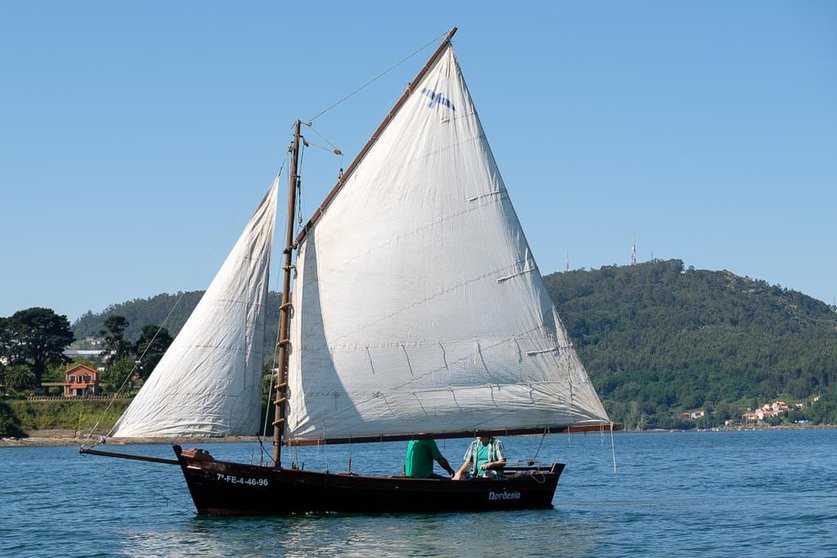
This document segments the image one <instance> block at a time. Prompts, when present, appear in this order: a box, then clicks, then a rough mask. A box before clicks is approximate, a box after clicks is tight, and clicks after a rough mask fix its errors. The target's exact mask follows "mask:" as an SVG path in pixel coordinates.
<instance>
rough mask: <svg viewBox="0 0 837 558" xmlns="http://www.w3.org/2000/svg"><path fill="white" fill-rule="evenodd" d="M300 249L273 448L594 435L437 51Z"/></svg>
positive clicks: (533, 270) (586, 391) (568, 354)
mask: <svg viewBox="0 0 837 558" xmlns="http://www.w3.org/2000/svg"><path fill="white" fill-rule="evenodd" d="M413 85H414V88H413V93H412V95H411V96H410V98H409V99H408V100H407V102H406V104H404V105H403V106H402V108H401V110H400V111H399V112H398V114H397V115H396V116H395V117H394V118H393V120H392V121H391V122H390V124H389V126H388V127H387V128H386V130H385V131H384V132H383V134H382V135H381V136H380V137H379V139H378V140H377V142H376V143H375V144H374V145H373V146H372V148H371V149H370V150H369V152H368V153H367V154H366V156H365V158H364V159H363V160H362V161H361V162H360V164H359V165H358V166H357V168H356V169H355V171H354V172H353V173H352V174H351V175H350V176H349V177H348V179H347V180H346V182H345V184H344V185H343V187H342V189H341V190H340V191H339V193H338V194H337V196H336V197H335V198H334V199H333V201H332V202H331V203H330V205H329V206H328V207H327V208H326V209H325V212H324V213H323V214H322V215H321V216H320V218H319V219H318V220H317V221H316V222H315V223H314V224H313V225H312V226H311V228H310V229H309V230H308V232H307V236H306V237H305V238H304V240H303V241H302V243H301V245H300V247H299V253H298V256H297V261H296V269H297V276H296V279H295V288H294V291H293V304H294V315H293V319H292V322H291V338H290V339H291V354H290V362H289V374H288V375H289V378H290V380H289V389H290V398H289V404H288V405H289V410H288V422H287V431H286V436H287V438H288V439H289V442H290V443H295V442H296V443H300V442H304V441H305V440H309V441H310V440H323V439H326V440H327V439H339V438H364V437H385V436H399V435H405V434H416V433H434V434H442V433H462V432H473V431H475V430H520V429H533V428H539V427H543V428H546V427H559V426H566V425H572V424H584V423H587V424H592V423H600V422H606V421H608V420H609V419H608V417H607V413H606V412H605V410H604V408H603V407H602V404H601V402H600V401H599V398H598V396H597V395H596V392H595V390H594V389H593V387H592V385H591V384H590V380H589V378H588V376H587V373H586V372H585V370H584V368H583V366H582V365H581V362H580V361H579V360H578V358H577V356H576V354H575V352H574V350H573V349H572V347H571V346H570V342H569V340H568V339H567V335H566V333H565V331H564V328H563V326H562V324H561V322H560V320H559V318H558V315H557V313H556V312H555V309H554V306H553V304H552V301H551V300H550V298H549V295H548V293H547V291H546V288H545V286H544V283H543V279H542V277H541V275H540V272H539V271H538V269H537V266H536V265H535V261H534V259H533V257H532V255H531V253H530V250H529V246H528V244H527V242H526V239H525V237H524V234H523V230H522V228H521V226H520V223H519V222H518V219H517V216H516V214H515V212H514V209H513V207H512V205H511V201H510V200H509V197H508V193H507V192H506V188H505V186H504V184H503V180H502V178H501V177H500V173H499V171H498V169H497V165H496V163H495V161H494V158H493V155H492V153H491V149H490V147H489V145H488V142H487V141H486V138H485V134H484V132H483V129H482V126H481V124H480V121H479V118H478V117H477V113H476V110H475V108H474V105H473V103H472V101H471V97H470V95H469V93H468V90H467V87H466V85H465V82H464V80H463V77H462V74H461V72H460V69H459V65H458V63H457V61H456V58H455V56H454V53H453V49H452V48H451V47H448V48H447V50H446V52H445V53H444V54H443V55H442V56H441V58H440V59H438V61H437V62H436V63H435V66H434V67H433V68H432V69H431V70H430V71H429V72H428V73H427V74H426V76H425V77H424V78H423V79H422V80H421V81H420V83H417V84H413Z"/></svg>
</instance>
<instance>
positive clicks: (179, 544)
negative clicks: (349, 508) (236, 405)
mask: <svg viewBox="0 0 837 558" xmlns="http://www.w3.org/2000/svg"><path fill="white" fill-rule="evenodd" d="M504 442H505V444H506V449H507V450H508V452H509V453H510V454H511V456H512V458H521V459H523V458H528V457H532V456H534V455H536V454H537V457H538V459H539V460H541V461H542V462H548V461H552V460H556V461H564V462H566V463H567V469H566V471H565V472H564V475H563V477H562V479H561V483H560V484H559V486H558V491H557V493H556V497H555V502H554V503H555V509H554V510H546V511H531V512H486V513H457V514H436V515H367V516H362V515H358V516H351V515H311V516H294V517H274V518H205V517H198V516H197V515H196V514H195V511H194V507H193V506H192V502H191V499H190V498H189V495H188V492H187V490H186V486H185V483H184V482H183V479H182V477H181V475H180V471H179V469H178V468H176V467H174V466H170V465H158V464H152V463H141V462H132V461H123V460H118V459H109V458H100V457H94V456H80V455H78V453H77V449H76V448H71V447H47V448H0V556H4V557H5V556H14V557H19V558H25V557H29V556H68V557H81V556H85V557H86V556H102V557H105V556H137V557H140V556H141V557H147V556H334V555H341V556H370V555H371V556H377V557H384V556H480V557H482V556H490V555H494V556H503V557H512V556H514V557H516V556H567V557H580V556H590V557H600V556H603V557H607V556H736V557H738V556H742V557H744V556H759V557H761V556H771V555H772V556H777V555H779V556H786V555H792V554H793V555H798V554H799V555H805V556H806V558H813V557H820V556H822V557H834V556H837V430H802V431H768V432H699V433H668V434H617V435H615V436H614V443H615V450H616V462H617V471H616V472H615V473H614V472H613V458H612V454H611V440H610V436H606V437H601V436H599V435H586V436H585V435H573V436H571V437H567V436H553V437H549V438H546V439H545V440H543V444H542V445H541V442H542V440H541V439H540V438H539V437H524V438H517V439H515V438H505V439H504ZM466 445H467V441H466V440H448V441H440V442H439V446H440V448H441V449H442V452H443V453H444V454H445V455H446V456H447V457H448V459H449V460H450V461H451V462H452V463H454V462H458V461H459V460H460V458H461V455H462V453H463V452H464V450H465V446H466ZM203 447H206V448H207V449H209V450H210V451H211V452H212V454H213V455H215V456H216V457H218V458H222V459H236V460H244V461H254V460H258V458H259V456H258V453H259V451H258V447H257V446H255V445H253V444H207V445H205V446H203ZM114 449H116V448H114ZM123 450H124V451H126V452H136V453H145V454H156V455H165V456H171V455H172V453H171V448H169V447H168V446H124V447H119V448H118V449H116V451H123ZM403 451H404V444H397V443H393V444H382V445H377V446H368V445H356V446H352V447H346V446H341V447H333V448H326V449H312V448H308V449H307V450H306V452H302V451H300V453H299V454H297V456H296V458H297V460H298V461H300V462H303V463H304V464H305V468H306V469H320V468H326V467H327V468H328V469H329V470H331V471H335V472H338V471H345V470H347V469H348V461H349V458H351V460H352V463H353V469H354V470H355V471H356V472H376V473H387V474H393V473H397V472H399V471H400V468H401V461H402V459H403ZM289 454H290V452H289Z"/></svg>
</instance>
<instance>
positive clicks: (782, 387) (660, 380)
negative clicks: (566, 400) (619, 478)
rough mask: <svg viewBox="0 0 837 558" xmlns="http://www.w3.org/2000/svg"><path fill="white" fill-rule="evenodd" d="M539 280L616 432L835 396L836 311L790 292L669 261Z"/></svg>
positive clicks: (554, 275)
mask: <svg viewBox="0 0 837 558" xmlns="http://www.w3.org/2000/svg"><path fill="white" fill-rule="evenodd" d="M544 280H545V281H546V284H547V289H548V290H549V293H550V295H551V297H552V299H553V300H554V301H555V304H556V306H557V307H558V311H559V314H560V315H561V317H562V319H563V320H564V324H565V327H566V328H567V330H568V333H569V336H570V339H572V340H573V341H574V343H575V344H576V348H577V350H578V352H579V355H580V357H581V359H582V361H583V362H584V363H585V365H586V366H587V368H588V371H589V372H590V375H591V378H592V379H593V382H594V384H595V385H596V387H597V389H598V391H599V395H600V396H601V397H602V398H603V399H604V400H606V401H607V405H606V406H607V408H608V410H609V412H611V414H612V415H613V416H614V418H616V419H618V420H620V421H622V422H623V423H625V424H626V425H627V426H631V425H633V424H636V423H641V424H643V425H644V426H645V427H653V426H659V427H672V426H677V424H676V423H677V420H676V419H675V418H674V417H676V416H677V415H676V414H675V413H676V411H678V410H689V409H696V408H701V407H702V408H706V407H708V408H709V409H710V410H714V411H716V413H715V415H716V418H719V419H721V420H722V419H723V417H724V415H735V414H738V413H739V412H740V411H741V410H743V408H746V407H750V408H756V407H757V406H759V404H763V403H765V402H767V401H770V400H773V399H775V398H779V397H783V398H789V399H791V400H799V401H802V400H806V399H809V398H812V397H815V396H818V395H823V394H825V395H827V396H828V397H829V398H833V399H837V398H834V394H835V387H837V312H835V308H833V307H830V306H828V305H827V304H825V303H823V302H821V301H818V300H816V299H814V298H811V297H809V296H806V295H804V294H802V293H799V292H796V291H791V290H787V289H783V288H781V287H779V286H771V285H769V284H767V283H766V282H764V281H758V280H753V279H749V278H746V277H739V276H736V275H734V274H732V273H730V272H727V271H703V270H695V269H694V268H688V269H684V266H683V262H682V261H680V260H671V261H653V262H648V263H643V264H638V265H636V266H629V267H616V266H613V267H602V268H601V269H599V270H595V271H593V270H591V271H587V270H580V271H568V272H564V273H554V274H551V275H548V276H547V277H545V278H544ZM834 418H837V416H835V417H834ZM831 421H832V422H833V421H834V419H831Z"/></svg>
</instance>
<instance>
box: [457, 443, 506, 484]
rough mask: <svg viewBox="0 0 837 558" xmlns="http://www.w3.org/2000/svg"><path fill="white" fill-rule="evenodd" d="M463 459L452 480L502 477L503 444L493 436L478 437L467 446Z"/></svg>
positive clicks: (503, 465) (504, 451)
mask: <svg viewBox="0 0 837 558" xmlns="http://www.w3.org/2000/svg"><path fill="white" fill-rule="evenodd" d="M464 459H465V462H464V463H463V464H462V467H460V468H459V470H458V471H457V472H456V474H455V475H454V476H453V480H462V479H468V478H476V477H488V478H491V479H496V478H500V477H502V476H503V468H504V467H505V466H506V450H505V449H503V442H501V441H500V440H498V439H497V438H495V437H494V436H479V437H478V438H477V439H476V440H474V441H473V442H471V445H470V446H468V450H467V451H466V452H465V457H464Z"/></svg>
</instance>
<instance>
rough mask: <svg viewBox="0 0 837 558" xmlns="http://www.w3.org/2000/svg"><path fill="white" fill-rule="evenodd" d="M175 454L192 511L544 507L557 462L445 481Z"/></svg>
mask: <svg viewBox="0 0 837 558" xmlns="http://www.w3.org/2000/svg"><path fill="white" fill-rule="evenodd" d="M174 451H175V454H176V455H177V459H178V461H179V463H180V467H181V469H182V470H183V475H184V477H185V478H186V484H187V485H188V487H189V492H190V493H191V495H192V500H193V501H194V503H195V507H196V508H197V510H198V513H199V514H202V515H276V514H289V513H301V512H367V513H389V512H447V511H488V510H515V509H549V508H552V498H553V496H554V494H555V488H556V486H557V484H558V477H559V476H560V475H561V472H562V471H563V469H564V465H563V464H561V463H557V464H555V465H553V466H552V467H551V468H548V469H539V468H532V469H527V470H519V471H515V472H507V473H506V474H505V475H504V477H503V478H502V479H496V480H493V479H492V480H489V479H475V480H468V481H452V480H447V479H411V478H406V477H368V476H360V475H354V474H346V473H337V474H334V473H322V472H312V471H303V470H299V469H274V468H272V467H263V466H259V465H246V464H242V463H230V462H224V461H216V460H215V459H214V458H212V457H211V456H210V455H209V454H208V453H206V452H205V451H203V450H196V449H188V450H181V448H180V446H174Z"/></svg>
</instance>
